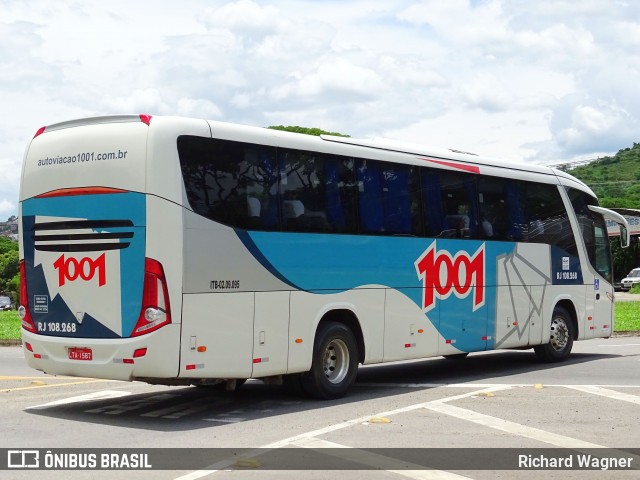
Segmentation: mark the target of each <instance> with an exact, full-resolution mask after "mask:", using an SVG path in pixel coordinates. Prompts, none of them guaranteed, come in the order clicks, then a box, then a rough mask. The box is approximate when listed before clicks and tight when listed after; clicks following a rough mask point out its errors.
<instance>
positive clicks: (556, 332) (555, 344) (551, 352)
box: [533, 307, 575, 363]
mask: <svg viewBox="0 0 640 480" xmlns="http://www.w3.org/2000/svg"><path fill="white" fill-rule="evenodd" d="M574 336H575V326H574V323H573V319H572V318H571V314H570V313H569V312H568V311H567V309H566V308H564V307H556V308H554V309H553V315H552V317H551V338H550V339H549V343H545V344H544V345H536V346H535V347H533V350H534V352H535V353H536V356H537V357H538V358H539V359H540V360H542V361H544V362H548V363H553V362H562V361H564V360H566V359H567V357H569V354H570V353H571V348H572V347H573V338H574Z"/></svg>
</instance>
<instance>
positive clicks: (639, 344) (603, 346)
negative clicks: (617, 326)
mask: <svg viewBox="0 0 640 480" xmlns="http://www.w3.org/2000/svg"><path fill="white" fill-rule="evenodd" d="M598 346H599V347H600V348H609V347H640V343H617V344H613V345H598Z"/></svg>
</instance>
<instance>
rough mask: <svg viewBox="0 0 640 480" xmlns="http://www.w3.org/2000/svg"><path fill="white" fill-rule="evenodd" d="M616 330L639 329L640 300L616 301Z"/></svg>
mask: <svg viewBox="0 0 640 480" xmlns="http://www.w3.org/2000/svg"><path fill="white" fill-rule="evenodd" d="M615 315H616V317H615V323H614V328H615V331H616V332H631V331H636V332H637V331H640V302H616V310H615Z"/></svg>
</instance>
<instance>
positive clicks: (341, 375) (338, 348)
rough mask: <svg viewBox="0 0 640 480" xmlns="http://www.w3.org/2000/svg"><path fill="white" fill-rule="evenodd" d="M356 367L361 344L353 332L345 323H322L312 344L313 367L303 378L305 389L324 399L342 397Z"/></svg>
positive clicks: (352, 378) (353, 378)
mask: <svg viewBox="0 0 640 480" xmlns="http://www.w3.org/2000/svg"><path fill="white" fill-rule="evenodd" d="M357 371H358V345H357V343H356V339H355V337H354V335H353V332H352V331H351V330H350V329H349V327H347V326H346V325H344V324H342V323H338V322H327V323H324V324H321V325H320V327H319V328H318V331H317V333H316V339H315V342H314V345H313V360H312V363H311V370H309V371H308V372H306V373H304V374H302V376H301V378H300V381H301V384H302V388H303V390H304V392H305V393H307V394H308V395H310V396H312V397H315V398H320V399H323V400H330V399H334V398H340V397H342V396H344V394H345V393H347V390H348V389H349V387H350V386H351V384H352V383H353V381H354V380H355V378H356V373H357Z"/></svg>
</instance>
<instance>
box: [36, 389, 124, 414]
mask: <svg viewBox="0 0 640 480" xmlns="http://www.w3.org/2000/svg"><path fill="white" fill-rule="evenodd" d="M127 395H131V392H123V391H121V390H102V391H100V392H93V393H88V394H86V395H79V396H77V397H69V398H63V399H61V400H56V401H55V402H49V403H43V404H42V405H35V406H33V407H27V408H26V409H27V410H40V409H43V408H49V407H57V406H59V405H67V404H69V403H77V402H87V401H92V400H108V399H110V398H121V397H126V396H127Z"/></svg>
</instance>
